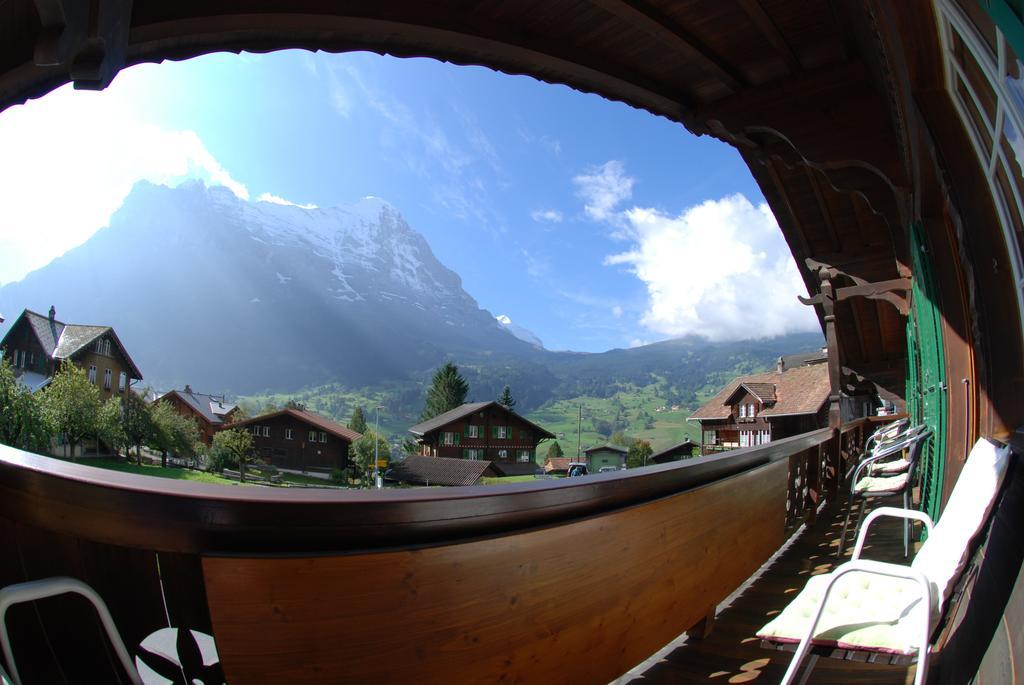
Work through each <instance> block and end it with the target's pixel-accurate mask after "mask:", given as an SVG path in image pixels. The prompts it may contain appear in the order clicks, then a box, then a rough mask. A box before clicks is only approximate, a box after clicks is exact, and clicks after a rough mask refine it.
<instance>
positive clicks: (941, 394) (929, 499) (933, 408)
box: [906, 223, 946, 520]
mask: <svg viewBox="0 0 1024 685" xmlns="http://www.w3.org/2000/svg"><path fill="white" fill-rule="evenodd" d="M910 236H911V241H910V246H911V256H912V264H913V269H914V279H913V284H914V285H913V306H912V307H911V309H910V317H909V318H908V319H907V395H906V397H907V413H908V414H909V415H910V419H911V421H912V422H913V423H915V424H918V423H923V424H925V425H927V426H928V428H930V429H931V431H932V436H931V437H930V438H929V439H928V441H927V443H926V444H925V446H924V449H923V450H922V452H921V464H920V467H919V469H920V471H919V473H920V482H921V509H922V511H925V512H926V513H927V514H928V515H929V516H931V517H932V518H933V519H936V520H937V519H938V513H939V507H940V505H941V502H942V478H943V471H944V468H945V457H946V366H945V361H944V356H943V355H944V353H943V345H942V318H941V316H940V314H939V309H938V305H937V302H936V288H935V280H934V274H933V272H932V263H931V256H930V254H929V252H928V243H927V237H926V236H925V235H924V230H923V227H922V225H921V224H920V223H915V224H914V225H913V226H912V227H911V231H910Z"/></svg>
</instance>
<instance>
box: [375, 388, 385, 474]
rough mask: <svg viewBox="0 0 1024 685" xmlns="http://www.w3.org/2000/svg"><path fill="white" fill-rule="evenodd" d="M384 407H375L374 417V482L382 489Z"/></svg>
mask: <svg viewBox="0 0 1024 685" xmlns="http://www.w3.org/2000/svg"><path fill="white" fill-rule="evenodd" d="M383 408H384V407H382V406H380V405H379V404H378V405H377V406H376V407H374V413H375V416H374V419H373V482H374V484H375V485H376V486H377V489H380V487H381V482H380V410H381V409H383Z"/></svg>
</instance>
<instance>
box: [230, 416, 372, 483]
mask: <svg viewBox="0 0 1024 685" xmlns="http://www.w3.org/2000/svg"><path fill="white" fill-rule="evenodd" d="M232 428H241V429H244V430H247V431H249V432H250V433H251V434H252V441H253V445H254V447H255V450H256V454H257V457H258V458H259V459H262V460H263V461H266V462H269V463H270V464H273V465H274V466H277V467H278V468H285V469H294V470H297V471H331V470H333V469H346V468H348V465H349V458H348V450H349V447H350V446H351V445H352V443H353V442H355V441H356V440H358V439H359V438H361V437H363V436H362V435H361V434H360V433H357V432H355V431H354V430H352V429H350V428H346V427H345V426H342V425H340V424H337V423H335V422H334V421H331V420H329V419H325V418H324V417H322V416H320V415H318V414H314V413H313V412H311V411H307V410H305V409H299V408H297V407H286V408H284V409H279V410H277V411H273V412H269V413H267V414H262V415H261V416H255V417H253V418H251V419H245V420H244V421H235V422H234V423H230V424H227V425H225V426H224V427H223V429H224V430H228V429H232Z"/></svg>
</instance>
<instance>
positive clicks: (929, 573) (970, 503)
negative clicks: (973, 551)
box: [913, 438, 1010, 605]
mask: <svg viewBox="0 0 1024 685" xmlns="http://www.w3.org/2000/svg"><path fill="white" fill-rule="evenodd" d="M1009 463H1010V448H1009V447H1001V448H1000V447H996V446H995V445H994V444H993V443H991V442H989V441H988V440H985V439H984V438H983V439H981V440H979V441H978V442H977V443H976V444H975V445H974V447H973V448H972V449H971V453H970V455H968V457H967V462H966V463H965V464H964V468H963V470H962V471H961V472H960V477H959V478H957V481H956V485H955V486H954V487H953V492H952V494H951V495H950V496H949V501H948V502H947V503H946V508H945V509H943V510H942V516H941V518H940V519H939V522H938V523H937V524H935V528H934V529H933V530H932V533H931V535H929V536H928V539H927V540H926V541H925V543H924V545H922V546H921V550H920V551H919V552H918V553H917V556H916V557H915V558H914V563H913V567H914V568H915V569H917V570H918V571H921V573H923V574H924V575H925V576H926V577H927V578H928V579H929V580H930V581H931V582H932V583H933V584H934V586H935V587H934V591H935V593H936V597H938V598H940V602H939V603H940V605H942V604H944V603H945V601H946V599H948V598H949V593H950V592H952V591H953V586H954V585H955V584H956V581H957V579H958V578H959V577H960V574H961V573H963V570H964V567H965V566H966V565H967V559H968V555H969V553H970V545H971V540H972V539H973V538H974V536H975V535H977V534H978V531H980V530H981V527H982V526H983V525H984V523H985V521H986V520H987V519H988V514H989V512H990V511H992V507H993V506H994V505H995V499H996V494H997V493H998V492H999V487H1000V485H1002V482H1003V478H1004V476H1006V469H1007V467H1008V466H1009Z"/></svg>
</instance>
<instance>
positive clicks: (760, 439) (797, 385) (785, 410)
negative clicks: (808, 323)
mask: <svg viewBox="0 0 1024 685" xmlns="http://www.w3.org/2000/svg"><path fill="white" fill-rule="evenodd" d="M829 392H830V385H829V378H828V365H827V364H825V363H822V362H818V361H810V362H808V363H805V364H803V365H800V366H796V367H794V368H786V365H785V361H784V360H783V359H782V358H780V359H779V362H778V365H777V367H776V369H775V371H768V372H765V373H756V374H751V375H748V376H740V377H738V378H735V379H733V380H732V382H731V383H729V384H728V385H727V386H725V387H724V388H723V389H722V390H721V391H720V392H719V393H718V394H717V395H715V396H714V397H712V398H711V400H709V401H708V402H707V403H706V404H705V405H704V406H702V407H701V408H700V409H698V410H697V411H695V412H694V413H693V415H692V416H691V417H690V419H689V420H690V421H697V422H699V423H700V426H701V452H700V453H701V454H708V453H710V452H721V451H724V450H730V449H736V448H737V447H750V446H753V445H761V444H764V443H766V442H771V441H772V440H778V439H780V438H786V437H789V436H791V435H797V434H799V433H805V432H807V431H812V430H815V429H817V428H824V427H825V426H827V425H828V410H827V403H828V397H829Z"/></svg>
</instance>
